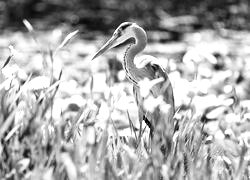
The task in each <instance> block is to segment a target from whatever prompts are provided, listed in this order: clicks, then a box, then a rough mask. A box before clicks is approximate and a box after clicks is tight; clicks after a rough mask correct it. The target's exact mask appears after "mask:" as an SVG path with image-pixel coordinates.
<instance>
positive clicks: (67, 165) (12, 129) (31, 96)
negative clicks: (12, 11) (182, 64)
mask: <svg viewBox="0 0 250 180" xmlns="http://www.w3.org/2000/svg"><path fill="white" fill-rule="evenodd" d="M24 23H25V25H26V27H27V28H28V30H29V31H30V33H31V35H32V36H33V38H34V40H35V41H36V42H37V43H38V45H39V40H38V39H37V38H36V37H35V33H34V29H33V27H32V26H31V25H30V24H29V23H28V21H25V22H24ZM74 35H76V32H73V33H70V34H69V35H68V36H67V37H66V38H65V39H64V41H62V43H61V44H60V45H58V48H55V49H54V50H53V49H49V48H44V47H41V51H40V52H39V53H41V54H42V55H43V56H44V57H46V56H48V57H49V59H50V61H51V62H50V63H47V66H46V68H47V71H48V73H45V74H44V76H45V79H46V78H47V81H46V80H45V82H43V81H42V79H41V77H36V76H33V75H32V74H30V75H28V76H27V77H26V78H25V79H22V78H20V77H19V75H18V71H19V69H17V70H16V71H15V72H14V73H13V74H12V75H11V76H6V75H5V74H4V72H5V71H8V70H9V69H8V68H10V67H12V66H13V64H12V65H11V60H12V58H15V57H13V55H12V54H10V56H9V57H8V58H7V60H6V61H5V63H4V64H3V65H2V68H1V71H0V124H1V126H0V138H1V144H0V152H1V156H0V178H1V179H4V180H9V179H15V180H18V179H41V180H42V179H48V180H66V179H69V180H78V179H84V180H85V179H89V180H90V179H91V180H92V179H104V180H110V179H114V180H119V179H126V180H129V179H131V180H132V179H133V180H134V179H138V180H139V179H140V180H142V179H148V180H151V179H172V180H173V179H192V180H193V179H197V180H198V179H199V180H200V179H209V180H210V179H248V178H249V177H250V175H249V150H248V147H249V145H248V144H246V142H245V141H243V140H242V139H241V138H240V136H241V133H238V134H236V135H235V137H233V136H230V134H227V133H228V131H226V129H223V127H222V126H221V127H219V128H220V129H221V132H223V135H224V136H223V138H218V134H209V133H208V132H206V131H205V128H206V123H207V122H203V121H201V120H202V119H204V117H206V115H207V114H206V113H207V112H204V114H203V116H196V115H195V114H196V109H197V105H196V104H194V101H192V100H191V101H190V103H189V104H188V105H187V106H183V107H180V108H179V110H178V111H177V112H176V116H175V120H174V121H175V125H174V127H173V126H172V125H170V124H168V122H164V121H161V119H163V117H158V123H159V124H158V125H157V126H159V127H165V128H166V129H165V131H164V133H163V136H162V133H157V130H156V133H155V135H154V138H155V139H156V140H157V139H158V140H159V139H161V141H164V143H165V145H167V147H166V149H167V150H166V156H164V155H163V153H162V149H161V146H160V144H154V146H153V147H150V145H149V134H148V129H147V128H146V125H144V127H145V128H144V129H145V131H144V133H143V137H142V139H141V141H140V142H141V143H140V145H139V146H137V144H136V142H138V140H137V137H138V132H137V129H136V125H134V124H133V121H132V120H131V117H130V115H129V113H126V112H124V114H125V115H126V114H127V116H126V119H127V121H128V122H129V124H130V129H131V131H130V133H128V134H127V135H125V136H121V135H120V133H119V131H120V129H119V127H117V124H116V123H115V122H114V119H113V118H112V113H113V112H114V111H115V108H116V107H115V106H114V99H115V95H114V94H113V93H112V91H111V89H110V88H109V90H108V92H100V93H96V92H93V83H94V82H93V81H94V79H93V78H90V83H89V89H90V91H89V94H86V93H85V94H83V95H82V96H83V97H84V99H85V103H82V104H80V105H77V104H74V103H73V104H68V106H67V108H65V109H64V110H63V111H62V112H61V113H60V116H59V118H58V117H55V116H54V115H53V112H54V111H55V110H56V108H57V107H56V105H58V104H56V101H57V99H58V98H59V99H60V98H61V99H63V96H62V94H61V93H60V85H61V84H62V83H63V82H65V81H67V80H62V76H63V73H64V72H63V70H61V72H60V73H59V75H58V76H55V75H54V73H53V72H54V71H53V69H54V67H53V59H54V57H55V56H56V55H57V53H60V49H61V48H63V47H64V46H65V45H66V44H67V43H68V42H69V40H70V39H71V38H72V37H73V36H74ZM44 49H49V50H48V52H45V50H44ZM47 59H48V58H44V61H46V60H47ZM106 75H107V77H109V76H110V74H109V73H107V74H106ZM44 76H43V77H44ZM39 78H40V79H39ZM109 81H110V79H109V78H107V84H111V86H112V82H109ZM31 82H32V83H31ZM34 82H36V83H37V84H38V86H37V87H34ZM46 82H48V83H46ZM195 96H198V94H193V97H195ZM62 102H65V101H62ZM104 106H105V107H107V112H106V114H107V115H106V116H101V115H100V114H101V113H100V111H102V110H101V108H103V107H104ZM235 106H236V108H235V109H233V110H232V111H231V113H232V114H235V115H237V114H240V115H241V116H243V115H244V113H245V112H244V110H241V109H240V105H239V104H236V105H235ZM100 117H101V118H102V117H103V119H101V120H100ZM99 121H102V122H104V125H102V126H100V122H99ZM242 121H243V118H242ZM168 128H170V129H168ZM235 131H236V130H235ZM161 132H162V131H161ZM170 132H171V133H170ZM156 142H157V141H156Z"/></svg>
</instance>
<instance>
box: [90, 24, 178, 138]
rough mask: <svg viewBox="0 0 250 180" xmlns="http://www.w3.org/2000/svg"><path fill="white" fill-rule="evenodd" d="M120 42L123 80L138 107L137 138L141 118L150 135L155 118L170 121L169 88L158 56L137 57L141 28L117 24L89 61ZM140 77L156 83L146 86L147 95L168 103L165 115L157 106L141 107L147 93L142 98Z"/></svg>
mask: <svg viewBox="0 0 250 180" xmlns="http://www.w3.org/2000/svg"><path fill="white" fill-rule="evenodd" d="M122 44H126V45H127V49H126V51H125V54H124V57H123V69H124V70H125V72H126V77H127V79H128V80H129V81H130V82H131V83H132V84H133V93H134V97H135V101H136V103H137V106H138V116H139V124H140V129H139V136H138V137H139V139H140V137H141V135H142V134H141V132H142V122H143V121H144V122H145V123H146V125H147V126H148V127H149V129H150V134H151V135H153V133H154V129H155V128H156V124H157V121H159V120H163V121H164V120H165V121H168V122H170V123H172V122H173V116H174V112H175V105H174V96H173V89H172V85H171V83H170V80H169V78H168V74H167V72H166V70H165V69H164V68H163V67H162V63H161V61H160V60H159V59H157V58H155V57H153V56H150V55H143V56H137V55H138V54H139V53H140V52H142V51H143V49H144V48H145V47H146V45H147V34H146V32H145V30H144V29H143V28H142V27H140V26H139V25H138V24H136V23H133V22H123V23H121V24H120V25H119V26H118V28H117V29H116V30H115V31H114V33H113V35H112V37H111V38H110V39H109V40H108V41H107V42H106V43H105V44H104V45H103V46H102V47H101V48H100V50H99V51H97V53H96V54H95V55H94V56H93V58H92V60H93V59H96V58H97V57H98V56H100V55H102V54H103V53H104V52H106V51H108V50H110V49H112V48H114V47H116V46H118V45H122ZM144 79H148V80H149V81H155V80H156V83H153V85H152V87H150V90H149V95H151V96H152V97H154V98H158V97H161V98H162V100H163V101H164V102H165V103H166V104H168V105H169V107H170V108H169V109H168V113H167V115H166V114H164V115H163V116H161V117H159V116H160V114H159V113H160V112H159V111H160V110H159V109H158V110H157V111H156V112H150V111H148V110H147V109H145V107H144V101H145V99H146V98H147V97H148V96H147V97H145V95H143V94H142V88H143V87H142V86H140V82H141V81H143V80H144ZM156 114H158V115H156ZM163 129H164V128H163Z"/></svg>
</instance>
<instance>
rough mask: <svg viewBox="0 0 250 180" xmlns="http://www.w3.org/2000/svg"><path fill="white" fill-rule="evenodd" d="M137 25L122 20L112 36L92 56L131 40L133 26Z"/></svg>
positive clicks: (95, 56)
mask: <svg viewBox="0 0 250 180" xmlns="http://www.w3.org/2000/svg"><path fill="white" fill-rule="evenodd" d="M136 27H139V26H138V25H137V24H136V23H132V22H124V23H122V24H120V25H119V26H118V28H117V29H116V30H115V32H114V33H113V35H112V37H111V38H110V39H109V40H108V41H107V42H106V43H105V44H104V45H103V46H102V47H101V49H100V50H99V51H98V52H97V53H96V54H95V55H94V57H93V58H92V60H93V59H95V58H97V57H98V56H100V55H101V54H103V53H104V52H106V51H107V50H109V49H112V48H114V47H116V46H118V45H120V44H123V43H124V42H125V41H127V40H132V41H134V40H133V37H134V30H133V29H134V28H136Z"/></svg>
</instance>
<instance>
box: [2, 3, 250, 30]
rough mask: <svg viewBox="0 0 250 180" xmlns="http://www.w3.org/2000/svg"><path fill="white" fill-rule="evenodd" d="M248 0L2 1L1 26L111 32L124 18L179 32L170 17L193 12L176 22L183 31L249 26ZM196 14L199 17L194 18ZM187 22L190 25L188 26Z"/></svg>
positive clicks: (148, 25) (244, 27)
mask: <svg viewBox="0 0 250 180" xmlns="http://www.w3.org/2000/svg"><path fill="white" fill-rule="evenodd" d="M249 10H250V9H249V1H248V0H216V1H215V0H185V1H183V0H167V1H166V0H158V1H155V0H127V1H123V0H82V1H81V0H70V1H67V0H2V1H0V27H1V29H2V30H3V29H6V28H13V29H15V28H18V29H20V27H22V28H24V27H23V25H22V20H23V19H25V18H26V19H28V20H29V21H30V22H31V23H32V24H34V23H37V26H38V27H39V28H40V29H48V28H53V27H54V26H57V25H59V24H61V23H65V24H67V25H70V26H73V27H77V28H80V29H84V30H88V31H95V30H98V31H103V32H105V31H108V30H109V29H114V27H116V26H117V25H118V24H120V23H121V22H123V21H136V22H139V23H140V24H142V25H143V26H144V27H145V28H146V29H151V30H152V29H153V30H154V29H158V30H160V29H168V30H171V31H179V30H180V29H178V28H176V26H173V24H172V25H171V27H170V26H169V25H168V24H167V21H166V22H165V21H164V20H166V19H167V18H168V17H173V16H174V17H176V16H184V15H185V16H186V15H191V16H192V18H191V19H190V17H189V18H182V19H181V20H177V21H174V23H178V24H180V23H181V24H185V28H181V30H185V31H186V30H190V29H191V30H192V29H199V28H230V29H236V30H241V29H250V21H249V17H250V13H249V12H250V11H249ZM194 17H195V18H196V19H194ZM187 25H188V27H189V28H187V27H186V26H187Z"/></svg>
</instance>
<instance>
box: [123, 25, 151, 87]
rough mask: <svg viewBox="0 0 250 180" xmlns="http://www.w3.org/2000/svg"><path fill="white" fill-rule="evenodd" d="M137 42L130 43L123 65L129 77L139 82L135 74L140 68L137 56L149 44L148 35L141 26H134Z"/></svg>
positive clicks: (134, 81)
mask: <svg viewBox="0 0 250 180" xmlns="http://www.w3.org/2000/svg"><path fill="white" fill-rule="evenodd" d="M133 38H134V39H135V43H133V44H130V45H129V46H128V48H127V50H126V52H125V55H124V60H123V66H124V69H125V71H126V75H127V77H128V78H129V79H130V80H131V81H132V82H133V83H137V82H138V80H137V79H136V77H135V76H134V73H133V72H137V70H138V68H137V67H136V65H135V63H134V58H135V56H136V55H137V54H138V53H140V52H141V51H142V50H143V49H144V48H145V47H146V44H147V35H146V32H145V31H144V30H143V29H142V28H140V27H136V28H134V37H133Z"/></svg>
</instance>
